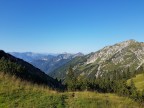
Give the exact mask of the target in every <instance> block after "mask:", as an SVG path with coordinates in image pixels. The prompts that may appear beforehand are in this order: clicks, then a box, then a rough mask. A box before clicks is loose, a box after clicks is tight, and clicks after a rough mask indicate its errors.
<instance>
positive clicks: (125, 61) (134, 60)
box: [49, 40, 144, 79]
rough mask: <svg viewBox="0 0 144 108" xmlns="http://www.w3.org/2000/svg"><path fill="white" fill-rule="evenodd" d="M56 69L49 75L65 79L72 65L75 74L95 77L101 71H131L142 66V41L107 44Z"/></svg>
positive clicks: (143, 44)
mask: <svg viewBox="0 0 144 108" xmlns="http://www.w3.org/2000/svg"><path fill="white" fill-rule="evenodd" d="M77 59H81V61H82V62H79V61H77V60H76V59H73V60H71V61H70V62H69V63H67V64H66V65H64V66H62V67H60V68H58V69H56V70H55V71H53V72H51V73H50V74H49V75H51V76H52V77H55V78H56V77H57V78H60V79H65V76H66V74H67V70H68V67H69V66H70V65H72V67H73V69H74V71H75V74H76V75H77V76H80V75H81V76H85V77H87V78H95V77H98V76H101V75H103V73H107V72H114V71H115V70H116V71H120V72H121V73H123V72H124V71H126V70H127V69H128V68H129V69H130V71H131V72H133V71H135V70H137V69H139V68H140V67H143V66H144V43H142V42H137V41H135V40H128V41H124V42H121V43H117V44H115V45H113V46H107V47H105V48H103V49H101V50H99V51H97V52H94V53H91V54H88V55H86V56H83V57H79V58H77Z"/></svg>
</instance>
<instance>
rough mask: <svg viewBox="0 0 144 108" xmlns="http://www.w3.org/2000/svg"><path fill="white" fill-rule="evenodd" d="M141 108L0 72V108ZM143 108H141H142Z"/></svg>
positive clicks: (121, 99)
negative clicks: (65, 90) (38, 83)
mask: <svg viewBox="0 0 144 108" xmlns="http://www.w3.org/2000/svg"><path fill="white" fill-rule="evenodd" d="M71 107H72V108H140V105H139V104H138V103H136V102H134V101H132V100H131V99H128V98H125V97H119V96H117V95H114V94H100V93H95V92H73V93H72V92H65V93H59V92H56V91H52V90H49V88H47V87H44V86H39V85H33V84H31V83H29V82H26V81H21V80H20V79H18V78H16V77H14V76H13V77H12V76H11V75H8V74H3V73H2V72H0V108H71ZM141 108H142V107H141Z"/></svg>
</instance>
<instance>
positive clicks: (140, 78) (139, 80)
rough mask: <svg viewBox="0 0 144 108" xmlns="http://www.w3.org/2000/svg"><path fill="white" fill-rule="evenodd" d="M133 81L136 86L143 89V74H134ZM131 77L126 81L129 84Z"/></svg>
mask: <svg viewBox="0 0 144 108" xmlns="http://www.w3.org/2000/svg"><path fill="white" fill-rule="evenodd" d="M132 79H133V81H134V84H135V86H136V88H137V89H138V90H140V91H142V90H144V74H139V75H136V77H133V78H132ZM130 81H131V79H129V80H128V81H127V82H128V84H130Z"/></svg>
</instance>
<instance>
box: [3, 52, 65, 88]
mask: <svg viewBox="0 0 144 108" xmlns="http://www.w3.org/2000/svg"><path fill="white" fill-rule="evenodd" d="M0 71H1V72H4V73H7V74H11V75H15V76H16V77H18V78H20V79H21V80H26V81H30V82H32V83H36V84H44V85H47V86H49V87H51V88H54V89H56V88H61V87H62V85H61V83H60V82H58V81H57V80H55V79H53V78H51V77H49V76H48V75H47V74H45V73H44V72H42V71H41V70H39V69H38V68H35V67H34V66H33V65H31V64H29V63H27V62H25V61H23V60H22V59H18V58H15V57H14V56H12V55H10V54H8V53H5V52H4V51H2V50H1V51H0Z"/></svg>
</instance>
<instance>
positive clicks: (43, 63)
mask: <svg viewBox="0 0 144 108" xmlns="http://www.w3.org/2000/svg"><path fill="white" fill-rule="evenodd" d="M10 54H12V55H13V56H15V57H17V58H20V59H23V60H25V61H27V62H29V63H31V64H32V65H33V66H35V67H37V68H39V69H41V70H42V71H44V72H45V73H47V74H48V73H50V72H52V71H54V70H55V69H57V68H59V67H60V66H62V65H64V64H66V63H67V62H69V61H70V60H72V59H73V58H75V57H78V56H83V54H82V53H77V54H70V53H64V54H38V53H32V52H24V53H19V52H10Z"/></svg>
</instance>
